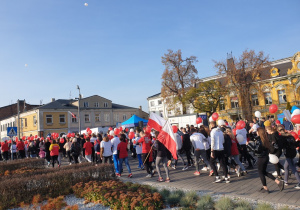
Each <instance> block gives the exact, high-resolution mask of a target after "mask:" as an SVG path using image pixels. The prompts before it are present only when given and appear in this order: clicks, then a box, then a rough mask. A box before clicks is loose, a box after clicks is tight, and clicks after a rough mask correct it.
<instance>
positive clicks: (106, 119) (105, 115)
mask: <svg viewBox="0 0 300 210" xmlns="http://www.w3.org/2000/svg"><path fill="white" fill-rule="evenodd" d="M104 120H105V122H109V121H110V119H109V114H108V113H107V114H104Z"/></svg>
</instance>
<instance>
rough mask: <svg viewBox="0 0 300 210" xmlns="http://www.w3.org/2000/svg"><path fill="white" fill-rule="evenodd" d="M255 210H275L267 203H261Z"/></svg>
mask: <svg viewBox="0 0 300 210" xmlns="http://www.w3.org/2000/svg"><path fill="white" fill-rule="evenodd" d="M255 210H273V207H272V206H271V205H270V204H267V203H260V204H258V205H257V207H256V209H255Z"/></svg>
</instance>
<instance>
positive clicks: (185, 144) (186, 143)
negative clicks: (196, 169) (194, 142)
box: [181, 128, 194, 167]
mask: <svg viewBox="0 0 300 210" xmlns="http://www.w3.org/2000/svg"><path fill="white" fill-rule="evenodd" d="M181 131H182V133H183V135H182V149H183V151H184V152H185V155H186V159H187V162H188V167H191V166H192V165H193V163H194V161H193V158H192V157H191V140H190V135H189V134H188V133H187V131H186V128H182V129H181Z"/></svg>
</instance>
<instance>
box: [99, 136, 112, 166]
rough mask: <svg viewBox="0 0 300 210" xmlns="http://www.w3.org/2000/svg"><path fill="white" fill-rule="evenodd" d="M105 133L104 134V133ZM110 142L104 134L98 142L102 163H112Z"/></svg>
mask: <svg viewBox="0 0 300 210" xmlns="http://www.w3.org/2000/svg"><path fill="white" fill-rule="evenodd" d="M105 135H106V134H105ZM112 147H113V145H112V143H111V141H110V140H109V138H108V136H104V138H103V140H102V141H101V143H100V157H101V159H102V163H109V164H112V163H113V161H112V155H113V153H112Z"/></svg>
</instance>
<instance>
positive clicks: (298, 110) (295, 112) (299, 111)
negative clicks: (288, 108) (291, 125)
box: [292, 109, 300, 117]
mask: <svg viewBox="0 0 300 210" xmlns="http://www.w3.org/2000/svg"><path fill="white" fill-rule="evenodd" d="M298 114H300V109H295V110H294V111H293V114H292V117H293V116H294V115H298Z"/></svg>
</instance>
